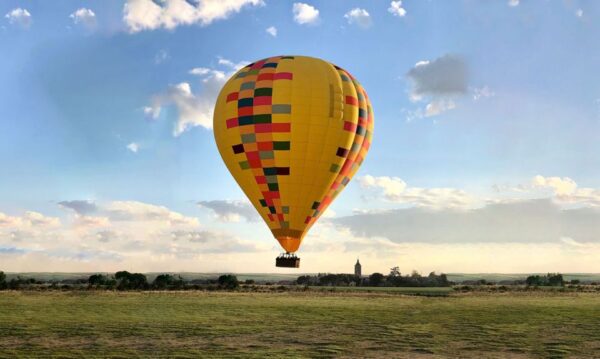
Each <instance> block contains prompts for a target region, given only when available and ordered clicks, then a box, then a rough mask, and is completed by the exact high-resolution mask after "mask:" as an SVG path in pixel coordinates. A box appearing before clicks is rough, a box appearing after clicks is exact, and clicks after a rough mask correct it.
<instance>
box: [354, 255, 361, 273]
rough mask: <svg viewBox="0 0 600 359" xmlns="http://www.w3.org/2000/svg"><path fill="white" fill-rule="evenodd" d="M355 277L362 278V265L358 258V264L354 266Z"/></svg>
mask: <svg viewBox="0 0 600 359" xmlns="http://www.w3.org/2000/svg"><path fill="white" fill-rule="evenodd" d="M354 275H355V276H357V277H360V276H362V266H361V265H360V262H359V261H358V258H356V264H355V265H354Z"/></svg>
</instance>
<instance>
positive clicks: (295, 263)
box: [275, 253, 300, 268]
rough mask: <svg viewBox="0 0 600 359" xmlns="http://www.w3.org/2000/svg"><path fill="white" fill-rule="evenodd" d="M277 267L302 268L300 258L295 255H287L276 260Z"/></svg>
mask: <svg viewBox="0 0 600 359" xmlns="http://www.w3.org/2000/svg"><path fill="white" fill-rule="evenodd" d="M275 266H276V267H284V268H300V258H298V257H296V255H295V254H291V253H285V254H282V255H280V256H279V257H277V258H275Z"/></svg>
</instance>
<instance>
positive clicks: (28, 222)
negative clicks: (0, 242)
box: [0, 211, 61, 230]
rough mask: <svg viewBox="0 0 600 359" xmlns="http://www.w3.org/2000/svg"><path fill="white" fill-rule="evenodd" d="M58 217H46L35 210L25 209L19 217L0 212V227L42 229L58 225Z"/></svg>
mask: <svg viewBox="0 0 600 359" xmlns="http://www.w3.org/2000/svg"><path fill="white" fill-rule="evenodd" d="M60 224H61V222H60V219H58V218H56V217H48V216H44V215H43V214H41V213H39V212H35V211H26V212H25V213H24V214H23V215H22V216H20V217H12V216H8V215H6V214H4V213H2V212H0V228H11V229H21V230H23V229H32V228H33V229H36V228H37V229H42V228H52V227H57V226H60Z"/></svg>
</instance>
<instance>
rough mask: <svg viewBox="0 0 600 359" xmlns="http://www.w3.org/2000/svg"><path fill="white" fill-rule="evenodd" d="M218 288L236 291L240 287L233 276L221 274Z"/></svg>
mask: <svg viewBox="0 0 600 359" xmlns="http://www.w3.org/2000/svg"><path fill="white" fill-rule="evenodd" d="M218 282H219V286H220V287H221V288H225V289H236V288H238V287H239V286H240V283H239V282H238V279H237V277H236V276H234V275H233V274H223V275H222V276H220V277H219V279H218Z"/></svg>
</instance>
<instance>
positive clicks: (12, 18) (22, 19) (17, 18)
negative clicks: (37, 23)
mask: <svg viewBox="0 0 600 359" xmlns="http://www.w3.org/2000/svg"><path fill="white" fill-rule="evenodd" d="M4 17H5V18H6V19H7V20H8V22H9V23H10V24H12V25H18V26H20V27H22V28H24V29H26V28H29V26H30V25H31V19H32V18H31V13H30V12H29V11H28V10H27V9H22V8H20V7H19V8H16V9H13V10H11V11H10V12H8V13H7V14H6V15H4Z"/></svg>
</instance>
